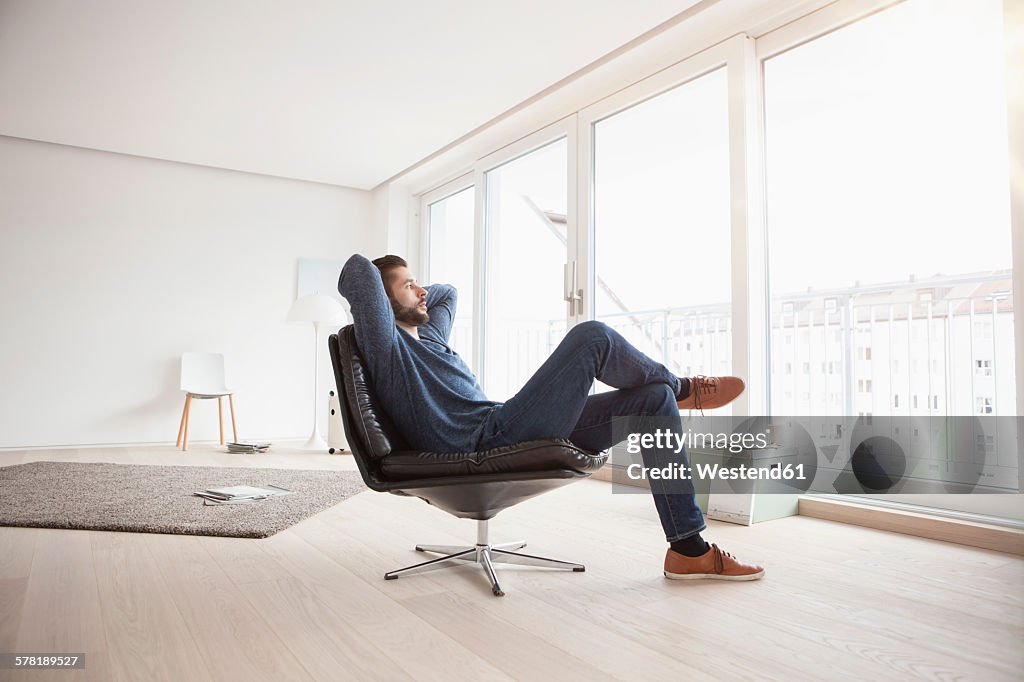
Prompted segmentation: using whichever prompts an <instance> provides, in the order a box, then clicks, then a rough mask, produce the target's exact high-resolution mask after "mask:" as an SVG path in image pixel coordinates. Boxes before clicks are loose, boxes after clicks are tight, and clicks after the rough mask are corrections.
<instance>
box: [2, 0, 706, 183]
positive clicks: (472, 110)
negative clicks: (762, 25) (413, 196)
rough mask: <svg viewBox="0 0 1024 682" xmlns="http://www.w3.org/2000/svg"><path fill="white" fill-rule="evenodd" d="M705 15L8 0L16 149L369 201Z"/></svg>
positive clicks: (327, 2) (649, 4)
mask: <svg viewBox="0 0 1024 682" xmlns="http://www.w3.org/2000/svg"><path fill="white" fill-rule="evenodd" d="M694 4H696V0H517V1H515V2H510V1H508V0H504V1H503V0H363V1H362V2H355V1H354V0H334V1H331V0H299V1H291V2H288V1H286V0H88V1H83V0H0V135H10V136H14V137H22V138H27V139H34V140H43V141H48V142H56V143H61V144H68V145H75V146H79V147H87V148H92V149H102V150H107V151H114V152H121V153H125V154H135V155H139V156H148V157H154V158H159V159H168V160H173V161H183V162H187V163H195V164H202V165H206V166H215V167H219V168H230V169H235V170H242V171H249V172H254V173H263V174H268V175H275V176H282V177H289V178H298V179H303V180H313V181H317V182H326V183H331V184H335V185H345V186H349V187H356V188H360V189H370V188H373V187H375V186H376V185H378V184H379V183H381V182H382V181H384V180H386V179H388V178H390V177H392V176H394V175H396V174H398V173H399V172H401V171H402V170H404V169H406V168H408V167H410V166H412V165H414V164H415V163H416V162H417V161H419V160H421V159H423V158H425V157H427V156H428V155H430V154H431V153H433V152H435V151H436V150H438V149H440V148H442V147H444V146H445V145H446V144H448V143H450V142H452V141H453V140H456V139H458V138H459V137H461V136H462V135H464V134H465V133H467V132H469V131H471V130H473V129H474V128H476V127H478V126H480V125H482V124H484V123H486V122H488V121H490V120H492V119H494V118H495V117H497V116H498V115H499V114H501V113H502V112H505V111H507V110H508V109H510V108H512V107H514V106H515V105H517V104H519V103H520V102H522V101H524V100H527V99H529V98H530V97H531V96H533V95H535V94H536V93H538V92H540V91H542V90H544V89H545V88H546V87H548V86H550V85H551V84H553V83H556V82H558V81H559V80H561V79H563V78H565V77H566V76H568V75H570V74H572V73H573V72H575V71H577V70H578V69H581V68H583V67H585V66H586V65H588V64H590V63H591V62H593V61H595V60H597V59H598V58H600V57H601V56H602V55H605V54H607V53H608V52H611V51H612V50H614V49H616V48H618V47H620V46H621V45H623V44H625V43H627V42H629V41H630V40H632V39H634V38H636V37H637V36H639V35H641V34H642V33H644V32H646V31H648V30H650V29H652V28H654V27H655V26H657V25H658V24H660V23H662V22H664V21H666V20H668V19H670V18H671V17H673V16H674V15H676V14H678V13H680V12H682V11H683V10H685V9H686V8H687V7H689V6H691V5H694Z"/></svg>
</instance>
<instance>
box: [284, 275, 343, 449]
mask: <svg viewBox="0 0 1024 682" xmlns="http://www.w3.org/2000/svg"><path fill="white" fill-rule="evenodd" d="M347 318H348V315H347V314H346V312H345V308H344V307H342V305H341V302H340V301H339V300H338V299H336V298H333V297H331V296H326V295H324V294H308V295H306V296H303V297H302V298H300V299H299V300H297V301H295V303H293V304H292V307H291V310H289V311H288V321H289V322H312V323H313V434H312V435H311V436H310V437H309V440H308V441H306V444H305V445H303V446H302V449H304V450H321V451H323V452H327V443H326V442H325V441H324V439H323V437H322V436H321V435H320V420H319V419H318V415H319V414H320V412H319V410H317V406H316V403H317V396H319V395H320V386H319V384H320V323H321V322H337V323H339V324H343V323H344V322H345V321H346V320H347Z"/></svg>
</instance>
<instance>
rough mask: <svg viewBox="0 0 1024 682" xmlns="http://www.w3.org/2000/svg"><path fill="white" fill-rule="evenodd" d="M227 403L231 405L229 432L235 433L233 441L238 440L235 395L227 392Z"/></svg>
mask: <svg viewBox="0 0 1024 682" xmlns="http://www.w3.org/2000/svg"><path fill="white" fill-rule="evenodd" d="M228 405H230V406H231V433H233V434H235V442H236V443H237V442H238V424H237V423H236V422H235V395H234V394H233V393H228Z"/></svg>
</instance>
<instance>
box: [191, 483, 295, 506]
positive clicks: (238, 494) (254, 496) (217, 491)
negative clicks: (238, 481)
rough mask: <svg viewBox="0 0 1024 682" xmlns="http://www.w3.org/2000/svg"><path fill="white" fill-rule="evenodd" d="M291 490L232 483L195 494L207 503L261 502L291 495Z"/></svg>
mask: <svg viewBox="0 0 1024 682" xmlns="http://www.w3.org/2000/svg"><path fill="white" fill-rule="evenodd" d="M291 494H292V491H291V490H286V489H285V488H280V487H278V486H276V485H266V486H255V485H232V486H227V487H224V488H207V489H206V490H199V491H197V492H195V493H193V495H196V496H198V497H201V498H203V499H204V500H206V504H208V505H211V504H250V503H252V502H259V501H260V500H265V499H267V498H268V497H279V496H281V495H291Z"/></svg>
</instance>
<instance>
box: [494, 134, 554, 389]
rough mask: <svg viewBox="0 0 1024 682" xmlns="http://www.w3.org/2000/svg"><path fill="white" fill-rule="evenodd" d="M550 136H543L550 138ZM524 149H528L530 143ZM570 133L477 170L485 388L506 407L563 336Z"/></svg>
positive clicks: (506, 156) (506, 155) (506, 154)
mask: <svg viewBox="0 0 1024 682" xmlns="http://www.w3.org/2000/svg"><path fill="white" fill-rule="evenodd" d="M548 135H550V133H547V134H544V131H542V135H541V137H547V136H548ZM526 144H529V142H527V143H526ZM569 152H570V140H569V137H568V135H567V134H563V135H561V136H559V137H557V138H556V139H553V140H550V141H546V142H543V143H541V145H540V146H533V147H532V148H527V149H526V150H525V151H521V152H520V153H519V154H518V155H516V154H515V152H514V151H513V152H512V154H511V155H509V154H508V153H507V152H506V153H505V160H503V161H501V162H500V165H493V164H486V163H485V164H482V167H483V168H487V170H485V171H484V172H483V187H484V244H485V257H484V262H485V268H484V271H485V282H486V286H485V291H486V296H485V298H484V306H483V310H482V313H483V319H484V330H485V331H484V363H483V376H482V380H483V386H484V390H485V391H486V392H487V395H488V397H490V398H491V399H492V400H499V401H502V400H507V399H508V398H510V397H512V396H513V395H515V393H516V392H517V391H518V390H519V389H520V388H521V387H522V386H523V384H525V383H526V380H527V379H529V378H530V376H531V375H532V374H533V373H534V372H535V371H536V370H537V368H538V367H540V365H541V363H542V362H543V361H544V360H545V359H546V358H547V357H548V356H549V355H550V354H551V351H552V350H554V348H555V346H556V345H557V344H558V342H559V341H561V339H562V337H563V336H564V335H565V332H566V329H567V323H568V316H567V305H566V301H565V296H564V290H565V264H566V262H567V261H568V260H569V259H568V252H569V251H568V250H569V245H570V242H571V241H572V239H573V237H572V235H571V234H570V232H571V225H572V221H571V220H570V202H569V187H570V184H569Z"/></svg>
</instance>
